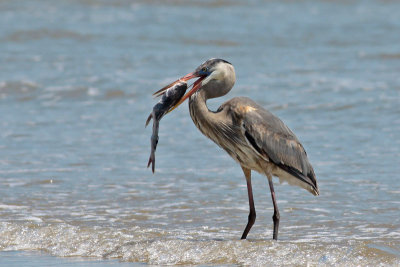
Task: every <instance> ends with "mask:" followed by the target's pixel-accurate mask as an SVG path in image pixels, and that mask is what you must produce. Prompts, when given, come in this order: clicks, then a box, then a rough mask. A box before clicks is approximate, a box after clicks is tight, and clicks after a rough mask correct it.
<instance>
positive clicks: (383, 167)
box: [0, 0, 400, 266]
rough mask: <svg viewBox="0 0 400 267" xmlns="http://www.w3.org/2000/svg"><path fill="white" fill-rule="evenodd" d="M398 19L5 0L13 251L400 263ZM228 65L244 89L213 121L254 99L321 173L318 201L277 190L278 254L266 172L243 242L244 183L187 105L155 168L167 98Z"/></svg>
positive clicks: (4, 97)
mask: <svg viewBox="0 0 400 267" xmlns="http://www.w3.org/2000/svg"><path fill="white" fill-rule="evenodd" d="M399 18H400V3H399V2H397V1H335V2H334V1H284V2H281V1H268V2H264V1H135V2H132V1H124V0H119V1H90V0H86V1H56V2H54V1H25V2H24V3H23V2H22V1H1V2H0V51H1V53H0V63H1V64H0V114H1V120H0V127H1V128H0V129H1V130H0V251H2V255H10V254H4V253H6V252H7V251H37V252H38V253H44V254H45V255H50V256H57V257H78V258H90V259H96V260H100V262H101V261H104V262H107V261H109V260H118V261H124V262H125V261H126V262H135V263H139V262H141V263H148V264H211V265H242V264H244V265H262V266H265V265H271V266H275V265H306V264H311V265H331V264H338V265H343V266H354V265H370V266H376V265H399V264H400V216H399V214H400V182H399V178H400V164H399V163H400V160H399V158H400V75H399V73H400V46H399V44H400V20H399ZM211 57H220V58H224V59H226V60H228V61H230V62H232V63H233V64H234V66H235V68H236V73H237V82H236V85H235V87H234V89H233V90H232V91H231V92H230V94H229V95H228V96H227V97H224V98H223V99H216V100H213V101H210V103H209V105H210V108H212V109H216V108H217V107H218V105H219V104H220V103H222V101H224V100H227V99H229V98H230V97H233V96H240V95H245V96H248V97H251V98H253V99H255V100H256V101H257V102H259V103H260V104H261V105H263V106H264V107H266V108H268V109H269V110H271V111H272V112H273V113H275V114H276V115H278V116H279V117H281V118H282V119H283V120H284V121H285V123H286V124H287V125H288V126H289V127H290V128H291V129H292V130H293V131H294V132H295V133H296V134H297V136H298V137H299V139H300V140H301V142H302V143H303V145H304V147H305V148H306V150H307V153H308V156H309V158H310V161H311V162H312V164H313V166H314V169H315V172H316V174H317V179H318V183H319V187H320V191H321V195H320V196H319V197H314V196H312V195H311V194H309V193H308V192H307V191H305V190H303V189H300V188H297V187H292V186H289V185H287V184H282V185H279V184H278V183H276V186H275V190H276V194H277V198H278V205H279V208H280V211H281V224H280V232H279V237H280V240H279V241H278V242H273V241H272V240H271V238H272V219H271V216H272V212H273V208H272V204H271V200H270V194H269V189H268V183H267V180H266V178H265V177H263V176H261V175H259V174H254V179H253V186H254V194H255V203H256V209H257V221H256V223H255V225H254V227H253V229H252V231H251V232H250V234H249V236H248V240H247V241H241V240H240V236H241V233H242V231H243V229H244V227H245V224H246V222H247V215H248V201H247V191H246V183H245V179H244V177H243V174H242V172H241V169H240V167H239V166H238V165H237V164H236V163H235V162H234V161H233V160H232V159H231V158H230V157H229V156H228V155H227V154H226V153H225V152H224V151H222V150H221V149H220V148H218V147H217V146H216V145H215V144H214V143H212V142H211V141H209V140H207V139H206V138H205V137H204V136H202V135H201V133H200V132H199V131H198V130H197V129H196V127H195V126H194V124H193V123H192V121H191V119H190V116H189V114H188V110H187V105H182V106H181V107H180V108H178V109H177V110H176V111H174V112H172V113H171V114H169V115H168V116H166V117H165V118H164V119H163V120H162V121H161V126H160V141H159V146H158V150H157V154H156V159H157V163H156V173H155V175H153V174H152V173H151V171H150V170H149V169H147V168H146V164H147V159H148V155H149V152H150V135H151V127H148V128H146V129H145V128H144V123H145V120H146V118H147V116H148V114H149V113H150V111H151V108H152V106H153V105H154V104H155V103H156V100H154V99H153V98H152V97H151V94H152V93H153V92H154V91H155V90H157V89H159V88H161V87H162V86H164V85H165V84H167V83H168V82H171V81H173V80H175V79H176V78H178V77H181V76H182V75H184V74H186V73H188V72H190V71H192V70H194V68H195V67H197V66H198V65H199V64H200V63H202V62H203V61H204V60H206V59H208V58H211ZM11 255H12V254H11ZM15 255H16V257H22V262H24V260H26V263H28V262H31V260H32V259H35V256H31V255H32V254H30V253H16V254H15ZM18 255H19V256H18ZM57 257H56V258H57ZM9 258H10V257H2V258H1V259H0V261H3V263H4V262H5V263H6V264H7V263H9V264H12V263H13V261H12V260H11V261H8V259H9ZM11 258H13V257H11ZM56 258H55V259H56ZM14 262H15V261H14ZM18 262H21V261H18ZM61 262H62V258H60V263H61Z"/></svg>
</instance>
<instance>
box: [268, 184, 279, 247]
mask: <svg viewBox="0 0 400 267" xmlns="http://www.w3.org/2000/svg"><path fill="white" fill-rule="evenodd" d="M268 183H269V189H270V190H271V197H272V204H273V205H274V215H273V216H272V220H273V221H274V234H273V236H272V238H273V239H274V240H278V228H279V219H280V217H281V216H280V215H279V210H278V204H277V203H276V198H275V191H274V184H273V183H272V177H271V178H270V177H268Z"/></svg>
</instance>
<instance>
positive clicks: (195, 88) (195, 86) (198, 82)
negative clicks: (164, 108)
mask: <svg viewBox="0 0 400 267" xmlns="http://www.w3.org/2000/svg"><path fill="white" fill-rule="evenodd" d="M198 77H199V79H197V80H196V81H195V82H194V83H193V87H192V89H190V91H189V92H187V93H186V95H184V96H183V97H182V98H181V99H180V100H179V101H178V102H177V103H176V104H175V105H173V106H171V108H170V109H169V111H168V112H171V111H172V110H174V109H175V108H177V107H178V106H179V105H180V104H182V103H183V102H184V101H185V100H186V99H188V98H189V97H190V96H191V95H193V94H194V93H196V92H197V91H198V90H199V89H200V88H201V82H202V81H203V80H204V79H205V78H206V77H207V75H201V74H198V72H191V73H189V74H187V75H185V76H183V77H182V78H180V79H178V80H176V81H174V82H172V83H170V84H168V85H167V86H165V87H163V88H161V89H160V90H158V91H157V92H155V93H154V94H153V95H154V96H156V97H157V96H161V95H162V94H164V92H165V91H167V90H168V89H169V88H171V87H173V86H174V85H175V84H177V83H180V82H187V81H188V80H191V79H193V78H198Z"/></svg>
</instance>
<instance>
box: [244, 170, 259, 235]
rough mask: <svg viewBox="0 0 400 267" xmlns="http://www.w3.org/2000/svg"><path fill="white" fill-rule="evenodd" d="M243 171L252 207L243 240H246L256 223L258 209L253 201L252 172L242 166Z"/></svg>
mask: <svg viewBox="0 0 400 267" xmlns="http://www.w3.org/2000/svg"><path fill="white" fill-rule="evenodd" d="M242 170H243V173H244V176H245V177H246V182H247V193H248V195H249V206H250V213H249V220H248V222H247V225H246V228H245V229H244V232H243V235H242V239H246V237H247V234H248V233H249V232H250V229H251V227H252V226H253V224H254V222H255V221H256V209H255V208H254V200H253V189H252V187H251V170H250V169H247V168H245V167H243V166H242Z"/></svg>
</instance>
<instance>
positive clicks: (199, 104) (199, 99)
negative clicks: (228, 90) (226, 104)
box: [189, 91, 217, 139]
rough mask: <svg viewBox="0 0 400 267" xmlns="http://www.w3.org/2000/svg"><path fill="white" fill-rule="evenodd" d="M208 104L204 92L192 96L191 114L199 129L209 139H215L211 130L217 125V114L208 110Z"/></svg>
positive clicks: (190, 103)
mask: <svg viewBox="0 0 400 267" xmlns="http://www.w3.org/2000/svg"><path fill="white" fill-rule="evenodd" d="M206 102H207V98H206V94H205V93H204V91H199V92H198V93H196V94H194V95H192V96H191V97H190V99H189V112H190V116H191V117H192V120H193V122H194V124H195V125H196V126H197V128H198V129H199V130H200V131H201V132H202V133H203V134H204V135H206V136H207V137H209V138H211V139H214V138H213V136H212V133H211V132H210V130H212V129H213V128H214V125H215V124H216V116H217V114H216V113H215V112H212V111H210V110H209V109H208V107H207V104H206Z"/></svg>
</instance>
